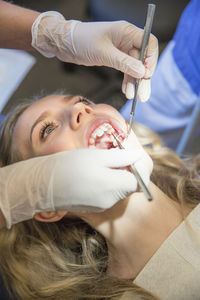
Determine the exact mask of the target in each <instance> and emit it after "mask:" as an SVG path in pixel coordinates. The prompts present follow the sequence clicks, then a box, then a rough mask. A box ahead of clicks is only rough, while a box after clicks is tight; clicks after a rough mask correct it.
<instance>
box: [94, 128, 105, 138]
mask: <svg viewBox="0 0 200 300" xmlns="http://www.w3.org/2000/svg"><path fill="white" fill-rule="evenodd" d="M103 134H104V131H103V130H102V129H100V128H98V129H97V130H96V135H97V136H98V137H100V136H102V135H103Z"/></svg>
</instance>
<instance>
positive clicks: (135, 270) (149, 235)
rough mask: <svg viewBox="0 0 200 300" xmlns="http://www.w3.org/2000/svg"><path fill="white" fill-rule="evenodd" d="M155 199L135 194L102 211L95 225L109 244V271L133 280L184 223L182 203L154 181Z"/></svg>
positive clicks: (151, 188)
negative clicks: (170, 196)
mask: <svg viewBox="0 0 200 300" xmlns="http://www.w3.org/2000/svg"><path fill="white" fill-rule="evenodd" d="M149 189H150V192H151V194H152V196H153V201H151V202H149V201H147V199H146V198H145V196H144V194H143V193H134V194H132V195H131V196H130V197H129V198H128V199H126V200H123V201H120V203H118V204H117V205H115V206H114V207H113V208H111V209H110V210H107V211H106V212H104V213H103V214H102V216H101V217H100V215H101V214H99V216H98V217H99V219H98V217H97V218H96V219H95V223H96V224H94V223H93V224H91V225H92V226H94V227H96V229H97V230H98V231H99V232H101V233H102V234H103V235H104V236H105V238H106V240H107V243H108V249H109V267H108V272H109V273H110V274H112V275H114V276H117V277H121V278H130V279H134V278H135V277H136V276H137V275H138V274H139V272H140V271H141V270H142V269H143V267H144V266H145V264H146V263H147V262H148V260H149V259H150V258H151V257H152V255H153V254H154V253H155V252H156V250H157V249H158V248H159V247H160V246H161V244H162V243H163V241H164V240H165V239H166V238H167V237H168V236H169V235H170V233H171V232H172V231H173V230H174V229H175V228H176V227H177V226H178V225H179V224H180V223H181V222H182V220H183V217H182V213H181V209H180V205H179V204H178V203H176V202H174V201H172V200H171V199H169V198H168V197H167V196H166V195H165V194H164V193H163V192H162V191H161V190H160V189H159V188H158V187H156V186H155V185H154V184H153V183H150V186H149Z"/></svg>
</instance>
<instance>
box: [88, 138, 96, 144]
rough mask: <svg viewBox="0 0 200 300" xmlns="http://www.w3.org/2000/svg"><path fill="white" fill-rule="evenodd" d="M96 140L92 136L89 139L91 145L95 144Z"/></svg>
mask: <svg viewBox="0 0 200 300" xmlns="http://www.w3.org/2000/svg"><path fill="white" fill-rule="evenodd" d="M94 141H95V140H94V139H93V138H92V137H91V138H90V139H89V144H90V145H93V144H94Z"/></svg>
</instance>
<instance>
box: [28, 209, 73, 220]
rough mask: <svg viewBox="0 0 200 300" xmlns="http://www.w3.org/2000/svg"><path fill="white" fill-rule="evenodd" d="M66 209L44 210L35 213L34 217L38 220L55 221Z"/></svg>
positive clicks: (62, 215)
mask: <svg viewBox="0 0 200 300" xmlns="http://www.w3.org/2000/svg"><path fill="white" fill-rule="evenodd" d="M66 214H67V211H64V210H59V211H44V212H41V213H38V214H35V216H34V219H36V220H37V221H40V222H57V221H60V220H61V219H62V218H63V217H64V216H65V215H66Z"/></svg>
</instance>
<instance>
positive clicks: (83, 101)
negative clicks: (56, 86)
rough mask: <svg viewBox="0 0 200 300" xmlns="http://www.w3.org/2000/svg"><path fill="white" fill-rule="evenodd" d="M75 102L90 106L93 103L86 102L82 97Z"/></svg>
mask: <svg viewBox="0 0 200 300" xmlns="http://www.w3.org/2000/svg"><path fill="white" fill-rule="evenodd" d="M77 102H82V103H84V104H86V105H92V104H94V102H92V101H90V100H88V99H87V98H83V97H81V98H79V100H78V101H77Z"/></svg>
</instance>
